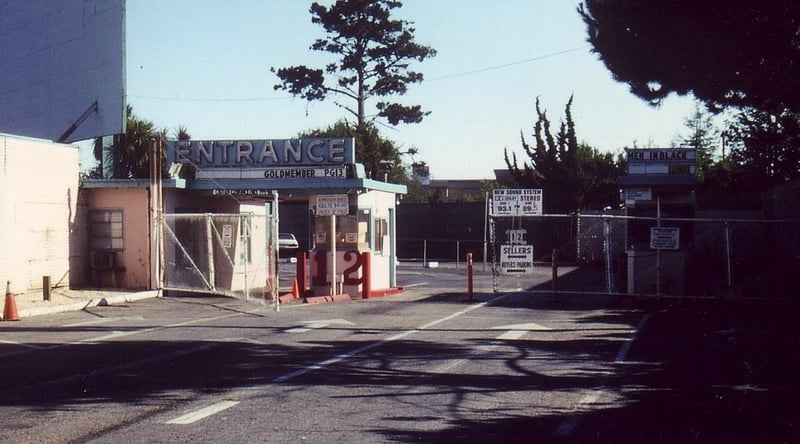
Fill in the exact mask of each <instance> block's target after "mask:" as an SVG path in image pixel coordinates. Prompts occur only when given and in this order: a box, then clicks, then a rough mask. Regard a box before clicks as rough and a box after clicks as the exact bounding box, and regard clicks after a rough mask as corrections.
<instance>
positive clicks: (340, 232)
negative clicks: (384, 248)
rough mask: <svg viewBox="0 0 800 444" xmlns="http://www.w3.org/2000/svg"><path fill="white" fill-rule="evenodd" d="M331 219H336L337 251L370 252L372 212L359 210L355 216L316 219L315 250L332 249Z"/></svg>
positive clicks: (319, 217) (317, 217)
mask: <svg viewBox="0 0 800 444" xmlns="http://www.w3.org/2000/svg"><path fill="white" fill-rule="evenodd" d="M331 217H335V218H336V234H335V235H336V249H337V250H357V251H369V249H370V240H371V237H372V230H371V211H370V210H358V211H357V212H356V213H355V214H354V215H346V216H316V217H314V248H315V249H317V250H329V249H330V248H331V236H332V233H331Z"/></svg>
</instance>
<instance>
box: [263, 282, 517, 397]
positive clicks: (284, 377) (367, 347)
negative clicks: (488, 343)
mask: <svg viewBox="0 0 800 444" xmlns="http://www.w3.org/2000/svg"><path fill="white" fill-rule="evenodd" d="M511 294H512V293H505V294H501V295H500V296H497V297H495V298H492V299H490V300H488V301H485V302H481V303H479V304H475V305H470V306H469V307H467V308H465V309H463V310H461V311H458V312H455V313H453V314H451V315H448V316H445V317H443V318H439V319H436V320H434V321H431V322H428V323H427V324H424V325H421V326H419V327H417V328H414V329H411V330H406V331H404V332H402V333H398V334H396V335H394V336H390V337H388V338H386V339H383V340H380V341H377V342H373V343H371V344H367V345H365V346H363V347H360V348H357V349H355V350H351V351H349V352H346V353H342V354H341V355H338V356H334V357H332V358H330V359H326V360H324V361H322V362H318V363H316V364H312V365H309V366H308V367H303V368H301V369H298V370H295V371H293V372H291V373H287V374H285V375H282V376H278V377H277V378H275V379H273V380H272V382H273V383H281V382H286V381H289V380H291V379H294V378H296V377H298V376H302V375H305V374H307V373H311V372H313V371H315V370H321V369H323V368H325V367H328V366H331V365H333V364H336V363H338V362H341V361H344V360H345V359H348V358H350V357H353V356H355V355H358V354H360V353H364V352H365V351H368V350H371V349H373V348H375V347H380V346H381V345H384V344H388V343H390V342H394V341H399V340H400V339H404V338H406V337H408V336H411V335H413V334H415V333H419V332H421V331H423V330H425V329H427V328H431V327H433V326H435V325H438V324H441V323H442V322H447V321H449V320H451V319H455V318H457V317H459V316H463V315H465V314H467V313H469V312H471V311H472V310H475V309H478V308H481V307H485V306H486V305H488V304H491V303H494V302H497V301H499V300H501V299H503V298H506V297H508V296H509V295H511Z"/></svg>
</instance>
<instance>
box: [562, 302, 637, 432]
mask: <svg viewBox="0 0 800 444" xmlns="http://www.w3.org/2000/svg"><path fill="white" fill-rule="evenodd" d="M648 319H650V314H649V313H648V314H646V315H644V316H642V319H641V320H640V321H639V323H638V324H636V327H635V328H634V329H633V334H631V335H630V336H629V337H628V339H626V340H625V342H624V343H623V344H622V347H620V349H619V351H618V352H617V356H616V358H614V363H615V364H619V363H624V362H625V359H627V357H628V352H629V351H630V349H631V346H632V345H633V341H635V340H636V336H637V335H638V334H639V331H640V330H641V329H642V328H643V327H644V324H645V323H647V320H648ZM602 395H603V389H602V386H601V387H597V388H595V389H594V390H592V391H591V392H589V393H588V394H586V395H584V396H583V397H582V398H581V399H580V401H578V404H577V405H576V406H575V412H573V413H572V414H571V415H570V416H569V417H568V418H567V419H565V420H564V421H563V422H562V423H561V425H559V426H558V428H557V429H556V431H555V432H553V434H554V435H557V436H561V437H568V436H569V435H571V434H572V431H573V430H575V427H576V426H577V425H578V423H580V420H581V417H582V414H583V413H584V412H583V411H582V410H584V409H585V408H586V407H587V406H589V405H590V404H594V403H595V401H597V400H598V399H599V398H600V396H602Z"/></svg>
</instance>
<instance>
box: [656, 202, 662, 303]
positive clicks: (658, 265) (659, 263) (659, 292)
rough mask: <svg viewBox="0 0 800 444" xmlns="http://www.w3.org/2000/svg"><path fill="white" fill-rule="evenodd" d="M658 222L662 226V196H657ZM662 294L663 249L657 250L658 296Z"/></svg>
mask: <svg viewBox="0 0 800 444" xmlns="http://www.w3.org/2000/svg"><path fill="white" fill-rule="evenodd" d="M656 224H657V226H658V227H659V228H660V227H661V196H656ZM660 296H661V249H660V248H659V249H657V250H656V297H657V298H658V297H660Z"/></svg>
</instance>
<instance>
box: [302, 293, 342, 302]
mask: <svg viewBox="0 0 800 444" xmlns="http://www.w3.org/2000/svg"><path fill="white" fill-rule="evenodd" d="M352 300H353V298H351V297H350V295H349V294H335V295H332V296H309V297H307V298H305V299H303V301H304V302H305V303H306V304H321V303H323V302H350V301H352Z"/></svg>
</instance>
